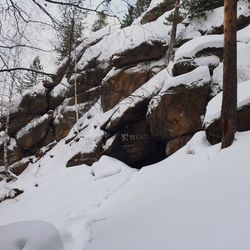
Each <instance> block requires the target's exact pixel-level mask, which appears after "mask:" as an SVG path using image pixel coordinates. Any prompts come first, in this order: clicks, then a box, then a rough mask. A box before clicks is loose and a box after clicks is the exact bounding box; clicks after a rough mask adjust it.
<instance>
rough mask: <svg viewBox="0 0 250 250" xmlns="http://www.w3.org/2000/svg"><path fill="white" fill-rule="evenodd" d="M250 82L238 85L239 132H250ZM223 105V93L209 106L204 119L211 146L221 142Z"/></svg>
mask: <svg viewBox="0 0 250 250" xmlns="http://www.w3.org/2000/svg"><path fill="white" fill-rule="evenodd" d="M249 93H250V81H245V82H242V83H239V84H238V112H237V119H238V121H237V130H238V131H247V130H250V94H249ZM221 103H222V93H219V94H218V95H217V96H215V97H214V98H213V99H212V100H211V101H210V102H209V103H208V106H207V112H206V116H205V119H204V125H205V130H206V136H207V140H208V141H209V142H210V143H211V144H216V143H219V142H221V137H222V135H221V121H220V110H221Z"/></svg>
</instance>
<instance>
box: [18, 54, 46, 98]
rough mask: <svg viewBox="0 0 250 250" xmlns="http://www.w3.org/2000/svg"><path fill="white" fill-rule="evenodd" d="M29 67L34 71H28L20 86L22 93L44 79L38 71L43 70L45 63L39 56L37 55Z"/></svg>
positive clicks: (19, 90) (19, 89)
mask: <svg viewBox="0 0 250 250" xmlns="http://www.w3.org/2000/svg"><path fill="white" fill-rule="evenodd" d="M29 68H30V69H31V70H34V71H28V72H27V73H26V74H25V75H24V76H23V80H22V81H21V84H20V85H19V86H18V92H20V93H22V92H23V91H25V90H26V89H29V88H31V87H33V86H35V85H36V84H37V83H38V82H39V81H41V80H42V78H43V75H42V74H40V73H39V72H36V71H43V65H42V64H41V60H40V57H39V56H36V57H35V58H34V60H33V62H32V64H30V66H29Z"/></svg>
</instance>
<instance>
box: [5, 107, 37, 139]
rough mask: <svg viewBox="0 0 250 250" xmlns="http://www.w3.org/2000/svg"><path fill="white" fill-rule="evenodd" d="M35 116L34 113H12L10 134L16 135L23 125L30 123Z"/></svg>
mask: <svg viewBox="0 0 250 250" xmlns="http://www.w3.org/2000/svg"><path fill="white" fill-rule="evenodd" d="M33 118H34V115H33V114H22V113H20V112H15V113H12V114H10V121H9V127H8V135H10V136H14V135H15V134H16V133H17V132H18V131H19V130H20V129H21V128H22V127H24V126H25V125H26V124H28V123H29V122H30V121H31V120H32V119H33Z"/></svg>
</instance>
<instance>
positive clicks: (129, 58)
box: [112, 31, 167, 68]
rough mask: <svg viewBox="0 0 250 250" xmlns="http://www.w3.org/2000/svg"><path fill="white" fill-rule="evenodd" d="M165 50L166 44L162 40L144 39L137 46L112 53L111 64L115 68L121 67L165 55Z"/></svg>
mask: <svg viewBox="0 0 250 250" xmlns="http://www.w3.org/2000/svg"><path fill="white" fill-rule="evenodd" d="M135 32H136V31H135ZM166 50H167V46H166V43H165V42H164V41H160V40H152V41H146V42H143V43H141V44H140V45H138V46H137V47H134V48H131V49H127V50H125V51H123V52H121V53H116V54H114V55H113V58H112V65H113V66H114V67H116V68H122V67H124V66H128V65H131V64H135V63H139V62H144V61H149V60H155V59H160V58H161V57H163V56H164V55H165V53H166Z"/></svg>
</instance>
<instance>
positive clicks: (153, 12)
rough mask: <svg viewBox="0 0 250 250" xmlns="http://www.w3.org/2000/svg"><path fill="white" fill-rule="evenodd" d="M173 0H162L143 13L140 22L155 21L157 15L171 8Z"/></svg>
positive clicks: (173, 3) (173, 5) (173, 4)
mask: <svg viewBox="0 0 250 250" xmlns="http://www.w3.org/2000/svg"><path fill="white" fill-rule="evenodd" d="M175 2H176V1H175V0H164V1H163V2H161V3H159V4H158V5H156V6H155V7H153V8H152V9H150V10H149V11H147V12H146V13H145V15H143V17H142V19H141V24H145V23H149V22H153V21H155V20H156V19H157V18H158V17H160V16H161V15H163V14H164V13H165V12H167V11H169V10H172V9H173V8H174V7H175Z"/></svg>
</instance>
